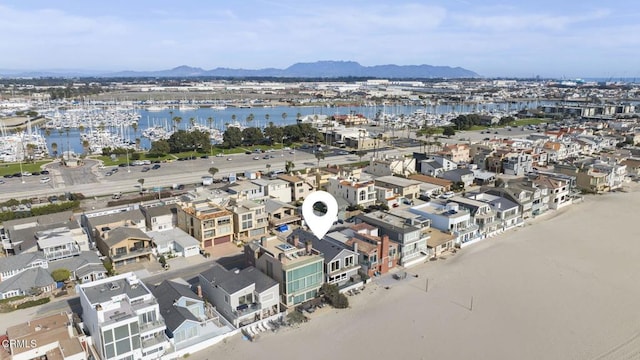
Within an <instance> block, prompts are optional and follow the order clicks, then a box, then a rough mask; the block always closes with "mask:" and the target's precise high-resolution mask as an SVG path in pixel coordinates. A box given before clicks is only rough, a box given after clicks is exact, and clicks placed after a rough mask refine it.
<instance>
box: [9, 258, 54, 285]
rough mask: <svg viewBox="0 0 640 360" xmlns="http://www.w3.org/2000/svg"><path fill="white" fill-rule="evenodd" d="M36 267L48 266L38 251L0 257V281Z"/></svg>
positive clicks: (44, 267) (45, 259) (45, 267)
mask: <svg viewBox="0 0 640 360" xmlns="http://www.w3.org/2000/svg"><path fill="white" fill-rule="evenodd" d="M36 268H43V269H47V268H49V262H48V261H47V258H46V257H45V256H44V254H42V253H40V252H33V253H22V254H18V255H13V256H6V257H0V282H2V281H5V280H7V279H9V278H11V277H13V276H16V275H18V274H20V273H21V272H23V271H26V270H29V269H36Z"/></svg>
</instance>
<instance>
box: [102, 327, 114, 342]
mask: <svg viewBox="0 0 640 360" xmlns="http://www.w3.org/2000/svg"><path fill="white" fill-rule="evenodd" d="M102 339H103V342H104V343H105V344H107V343H110V342H113V331H112V330H105V331H103V332H102Z"/></svg>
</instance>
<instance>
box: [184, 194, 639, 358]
mask: <svg viewBox="0 0 640 360" xmlns="http://www.w3.org/2000/svg"><path fill="white" fill-rule="evenodd" d="M632 186H633V188H629V189H628V190H629V192H626V193H612V194H607V195H601V196H589V197H587V198H586V199H585V201H584V202H582V203H579V204H574V205H572V206H570V207H567V208H565V209H563V210H561V211H560V212H559V213H558V212H557V213H552V214H550V215H546V216H543V217H539V218H538V219H535V220H534V224H530V225H526V226H524V227H522V228H519V229H517V230H515V231H510V232H508V233H505V234H502V235H500V236H498V237H495V238H492V239H487V240H485V241H482V242H480V243H478V244H475V245H472V246H470V247H467V248H464V249H463V250H462V251H459V252H458V253H457V254H455V255H449V256H447V259H445V260H438V261H435V262H429V263H427V264H422V265H420V266H417V267H414V268H411V269H409V272H410V273H412V274H417V275H418V277H408V278H407V279H405V280H401V281H400V280H392V279H390V278H386V279H383V280H382V281H383V283H384V284H390V289H385V288H384V287H383V286H382V285H375V284H370V285H368V286H367V288H366V290H365V291H364V293H362V294H360V295H357V296H351V297H350V298H349V300H350V302H351V308H350V309H346V310H335V309H327V308H324V309H321V310H320V311H319V312H316V313H314V314H312V315H311V317H312V319H311V321H309V322H308V323H306V324H304V325H301V326H300V327H297V328H291V329H286V330H284V331H280V332H279V333H277V334H272V333H268V334H265V335H263V336H262V337H261V338H260V339H258V341H257V342H254V343H251V342H249V341H246V340H243V339H242V338H241V337H240V336H236V337H234V338H231V339H228V340H227V341H225V342H224V343H221V344H219V345H216V346H214V347H212V348H210V349H208V350H205V351H203V352H200V353H196V354H192V355H191V358H194V359H213V358H219V359H251V358H258V357H264V356H265V355H266V354H269V356H267V357H269V358H271V357H273V358H276V357H277V358H279V359H302V358H308V359H361V358H369V359H562V360H566V359H580V360H583V359H594V360H595V359H598V360H601V359H602V360H603V359H623V358H624V359H636V358H640V310H638V299H640V286H638V284H639V283H640V266H639V264H638V260H639V259H640V227H638V226H637V223H638V217H637V214H638V213H640V192H639V191H638V190H639V189H638V186H637V185H632ZM427 279H428V291H427V289H426V288H427Z"/></svg>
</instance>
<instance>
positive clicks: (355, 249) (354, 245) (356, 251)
mask: <svg viewBox="0 0 640 360" xmlns="http://www.w3.org/2000/svg"><path fill="white" fill-rule="evenodd" d="M353 252H354V253H358V243H357V242H354V243H353Z"/></svg>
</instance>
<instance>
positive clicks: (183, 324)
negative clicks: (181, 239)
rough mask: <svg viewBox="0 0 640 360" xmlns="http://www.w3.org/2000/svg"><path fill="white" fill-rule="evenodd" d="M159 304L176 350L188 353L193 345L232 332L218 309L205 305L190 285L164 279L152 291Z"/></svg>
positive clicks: (168, 333) (160, 312)
mask: <svg viewBox="0 0 640 360" xmlns="http://www.w3.org/2000/svg"><path fill="white" fill-rule="evenodd" d="M151 292H152V293H153V295H154V296H155V298H156V299H157V301H158V307H159V314H160V316H161V317H162V319H164V322H165V324H166V327H167V328H166V330H165V334H166V335H167V337H168V338H169V342H170V343H171V346H172V347H173V349H174V350H176V351H181V350H182V351H188V350H187V349H189V348H190V347H192V346H198V345H199V344H201V343H203V342H206V341H207V340H209V339H212V338H215V337H217V336H220V335H223V334H226V333H228V332H231V331H233V327H232V326H231V324H229V323H228V322H226V321H225V320H224V319H222V318H221V317H220V315H219V313H218V311H217V310H215V309H214V308H213V307H212V306H211V305H209V304H205V301H204V299H202V295H200V296H198V295H196V294H195V293H194V292H193V291H191V288H190V286H189V284H188V283H187V282H184V283H183V282H178V281H173V280H164V281H163V282H162V283H160V285H157V286H155V287H153V288H151Z"/></svg>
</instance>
